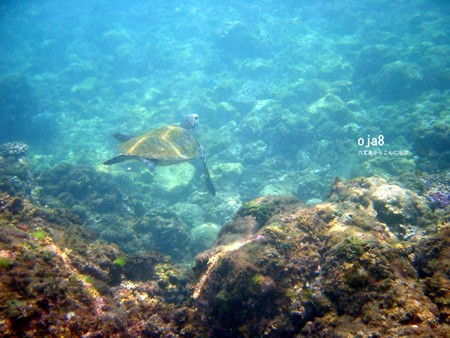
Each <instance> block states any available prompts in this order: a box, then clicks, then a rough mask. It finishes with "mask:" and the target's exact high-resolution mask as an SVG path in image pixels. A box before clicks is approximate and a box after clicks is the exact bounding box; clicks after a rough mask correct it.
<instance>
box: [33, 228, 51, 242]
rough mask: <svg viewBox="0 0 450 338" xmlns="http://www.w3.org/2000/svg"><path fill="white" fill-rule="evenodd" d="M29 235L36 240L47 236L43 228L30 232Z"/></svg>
mask: <svg viewBox="0 0 450 338" xmlns="http://www.w3.org/2000/svg"><path fill="white" fill-rule="evenodd" d="M31 235H32V236H33V237H34V238H36V239H37V240H39V241H41V240H43V239H45V238H46V237H47V234H46V232H45V231H44V230H36V231H33V232H32V233H31Z"/></svg>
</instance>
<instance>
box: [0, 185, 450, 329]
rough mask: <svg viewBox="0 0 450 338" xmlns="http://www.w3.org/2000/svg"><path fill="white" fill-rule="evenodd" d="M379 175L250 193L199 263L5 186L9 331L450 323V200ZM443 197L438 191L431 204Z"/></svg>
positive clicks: (0, 214)
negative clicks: (121, 237) (307, 196)
mask: <svg viewBox="0 0 450 338" xmlns="http://www.w3.org/2000/svg"><path fill="white" fill-rule="evenodd" d="M430 203H431V202H430V201H429V200H427V199H426V198H425V197H421V196H419V195H417V194H415V193H414V192H412V191H410V190H408V189H405V188H402V187H400V186H399V185H396V184H393V183H389V182H387V181H385V180H384V179H381V178H378V177H372V178H356V179H353V180H348V181H344V180H341V179H336V181H335V183H334V184H333V186H332V189H331V193H330V196H329V198H328V200H327V201H326V202H323V203H320V204H317V205H315V206H305V205H303V204H301V203H300V202H299V201H298V200H297V199H296V198H295V197H292V196H269V197H260V198H258V199H256V200H253V201H250V202H247V203H245V204H244V205H242V206H241V208H240V209H239V210H238V211H237V213H236V214H235V215H234V217H233V218H232V219H231V220H230V221H229V222H228V223H227V224H225V225H224V226H223V227H222V229H221V230H220V233H219V235H218V237H217V239H216V241H215V242H214V245H213V246H212V247H211V248H209V249H208V250H206V251H204V252H202V253H200V254H199V255H197V257H196V259H195V265H194V268H193V273H192V272H189V269H186V268H184V269H182V268H180V267H179V266H177V265H175V264H174V263H172V262H171V260H170V259H169V258H168V257H167V256H163V255H161V254H159V253H157V252H149V251H147V252H146V253H124V252H123V251H121V249H120V248H119V247H118V246H117V245H114V244H107V243H105V242H104V241H101V240H99V237H98V235H95V234H93V233H92V232H90V231H89V230H88V229H86V227H84V226H83V221H82V219H81V218H80V217H79V216H78V215H76V214H73V213H71V212H70V211H67V210H65V211H64V210H60V209H52V208H48V207H39V206H36V205H34V204H33V203H32V202H30V201H29V200H27V199H25V198H22V197H20V196H11V195H9V194H7V193H5V192H2V194H1V195H0V269H1V270H2V273H1V277H0V283H1V288H0V290H1V291H0V292H1V299H2V306H1V307H0V318H1V320H0V335H2V336H12V337H15V336H21V337H32V336H33V337H35V336H43V335H50V336H84V337H104V336H109V337H199V336H205V337H208V336H209V337H307V336H308V337H330V336H332V337H348V336H359V337H382V336H391V337H400V336H424V337H425V336H427V337H430V336H445V335H446V334H448V333H449V332H450V331H449V330H450V327H449V324H450V316H449V315H450V309H449V299H450V293H449V290H450V276H449V274H448V271H449V262H450V250H449V248H450V246H449V240H450V228H449V211H450V210H449V208H448V206H447V207H445V208H434V207H430V205H431V204H430ZM431 206H432V205H431Z"/></svg>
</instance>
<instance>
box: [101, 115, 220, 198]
mask: <svg viewBox="0 0 450 338" xmlns="http://www.w3.org/2000/svg"><path fill="white" fill-rule="evenodd" d="M198 121H199V116H198V115H197V114H189V115H187V116H185V117H184V119H183V120H182V121H181V123H180V124H179V125H170V126H164V127H160V128H156V129H151V130H149V131H147V132H145V133H143V134H141V135H138V136H134V137H133V136H128V135H124V134H115V135H114V137H115V138H116V139H118V140H119V141H122V142H123V143H121V144H120V145H119V150H120V154H119V155H118V156H116V157H113V158H112V159H110V160H108V161H106V162H103V164H105V165H111V164H114V163H119V162H123V161H128V160H138V161H141V162H143V163H145V164H146V165H147V167H148V168H149V169H150V170H151V171H153V170H155V168H156V166H157V165H170V164H176V163H180V162H184V161H189V160H191V159H193V158H195V157H198V156H199V157H200V159H201V162H202V168H203V177H204V179H205V183H206V187H207V189H208V191H209V192H210V193H211V194H212V195H215V194H216V189H215V188H214V185H213V183H212V180H211V176H210V175H209V171H208V167H207V166H206V160H205V152H204V150H203V147H202V146H201V145H200V144H199V143H198V142H197V140H196V139H195V137H194V136H192V134H191V132H190V130H192V129H194V128H195V127H197V125H198Z"/></svg>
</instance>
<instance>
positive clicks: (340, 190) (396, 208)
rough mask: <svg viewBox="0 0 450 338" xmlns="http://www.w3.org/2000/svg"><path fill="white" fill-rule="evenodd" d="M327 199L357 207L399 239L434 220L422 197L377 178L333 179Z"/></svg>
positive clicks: (420, 230) (407, 236) (431, 224)
mask: <svg viewBox="0 0 450 338" xmlns="http://www.w3.org/2000/svg"><path fill="white" fill-rule="evenodd" d="M330 199H331V200H332V201H333V200H339V201H342V202H345V201H348V202H351V203H357V204H359V205H360V207H362V208H365V209H366V210H367V211H368V212H369V213H371V214H373V215H374V216H375V217H376V219H377V221H379V222H382V223H384V224H386V225H387V226H388V227H389V230H390V231H391V232H392V233H393V234H395V235H396V236H397V237H398V238H399V239H407V238H410V237H411V236H414V235H415V234H416V233H420V232H423V231H425V229H427V227H429V226H433V223H434V222H435V221H436V216H435V215H433V213H432V211H431V209H430V207H429V206H428V204H427V201H426V199H425V198H424V197H421V196H418V195H417V194H415V193H414V192H412V191H410V190H408V189H404V188H401V187H399V186H398V185H395V184H389V183H388V182H387V181H386V180H384V179H382V178H379V177H371V178H358V179H355V180H351V181H349V182H343V181H340V180H336V181H335V183H334V185H333V188H332V196H331V198H330Z"/></svg>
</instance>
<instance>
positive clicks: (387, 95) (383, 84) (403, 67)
mask: <svg viewBox="0 0 450 338" xmlns="http://www.w3.org/2000/svg"><path fill="white" fill-rule="evenodd" d="M372 86H373V89H374V92H375V93H377V94H378V95H379V97H380V98H381V99H383V100H401V99H407V98H411V97H414V96H416V95H418V94H420V93H421V92H422V90H423V75H422V72H421V69H420V68H419V67H418V66H417V65H416V64H413V63H408V62H403V61H395V62H392V63H388V64H385V65H383V66H382V67H381V69H380V70H379V71H378V73H377V74H376V75H375V76H374V77H373V78H372Z"/></svg>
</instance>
